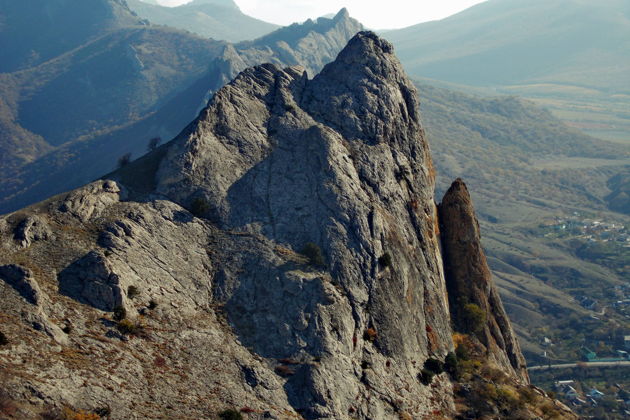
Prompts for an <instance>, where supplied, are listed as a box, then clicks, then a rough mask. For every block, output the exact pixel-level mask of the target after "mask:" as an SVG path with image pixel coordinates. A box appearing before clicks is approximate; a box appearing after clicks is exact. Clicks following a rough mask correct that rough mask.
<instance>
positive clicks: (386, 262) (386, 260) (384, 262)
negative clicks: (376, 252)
mask: <svg viewBox="0 0 630 420" xmlns="http://www.w3.org/2000/svg"><path fill="white" fill-rule="evenodd" d="M378 263H379V265H380V266H381V267H383V268H387V267H390V266H391V265H392V256H391V255H390V254H389V252H386V253H384V254H383V255H381V256H380V257H379V258H378Z"/></svg>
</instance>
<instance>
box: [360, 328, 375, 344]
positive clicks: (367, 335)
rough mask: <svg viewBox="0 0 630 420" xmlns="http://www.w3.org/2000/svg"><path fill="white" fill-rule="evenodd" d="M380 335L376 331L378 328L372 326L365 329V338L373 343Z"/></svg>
mask: <svg viewBox="0 0 630 420" xmlns="http://www.w3.org/2000/svg"><path fill="white" fill-rule="evenodd" d="M377 337H378V333H377V332H376V330H375V329H374V328H372V327H370V328H368V329H367V330H365V332H364V333H363V339H364V340H366V341H369V342H371V343H373V342H374V341H376V338H377Z"/></svg>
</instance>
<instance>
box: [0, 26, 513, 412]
mask: <svg viewBox="0 0 630 420" xmlns="http://www.w3.org/2000/svg"><path fill="white" fill-rule="evenodd" d="M229 53H230V51H226V54H228V55H229ZM110 178H111V179H110V180H107V181H97V182H94V183H92V184H89V185H87V186H84V187H82V188H80V189H78V190H75V191H73V192H70V193H68V194H63V195H60V196H58V197H54V198H52V199H50V200H48V201H47V202H43V203H40V204H38V205H36V206H34V207H32V208H30V209H27V210H24V211H21V212H20V213H19V214H18V213H16V214H12V215H9V216H7V217H5V218H1V219H0V232H2V233H3V235H2V236H1V237H0V247H1V248H2V249H3V250H6V252H4V253H2V254H1V255H0V264H7V265H8V264H12V263H15V261H22V262H23V264H24V268H25V269H28V270H31V271H32V272H33V273H36V274H37V280H38V283H39V284H40V286H41V289H42V290H43V291H45V293H46V294H47V301H46V304H45V305H42V307H41V308H39V309H38V310H37V311H33V310H32V309H31V308H30V307H29V306H28V305H26V303H25V302H23V299H21V298H20V297H19V295H18V296H15V295H16V293H14V292H11V293H7V294H6V295H7V299H3V300H0V315H1V316H2V317H3V318H2V319H3V320H4V319H6V320H7V322H6V323H3V327H2V328H3V329H5V328H6V331H3V332H4V333H5V334H6V335H7V336H8V337H9V338H10V342H11V346H12V347H10V349H9V350H8V351H5V350H2V351H0V361H1V362H2V363H3V364H6V365H7V366H12V367H13V366H19V367H20V370H15V375H13V376H12V377H10V378H8V379H6V381H4V382H5V383H6V385H5V388H7V389H8V391H7V392H9V394H10V395H34V396H33V397H32V400H30V401H29V402H28V404H26V403H25V404H24V407H23V408H22V409H23V412H21V414H22V417H23V418H28V417H29V415H31V414H32V413H38V412H41V410H42V409H43V407H42V404H43V403H44V401H46V403H48V404H52V405H53V406H56V407H61V406H65V405H69V406H72V407H76V408H80V409H84V410H95V409H97V408H98V409H102V408H103V407H105V408H107V411H109V412H110V413H111V414H110V418H112V419H126V418H156V417H167V418H208V417H210V418H213V417H216V416H217V415H218V413H220V412H221V411H223V410H225V409H227V408H232V409H237V410H241V411H243V412H247V413H257V415H259V416H260V417H262V418H277V419H286V418H305V419H321V418H335V419H350V418H353V419H400V418H403V419H408V418H419V419H420V418H435V416H441V415H443V416H453V415H454V413H455V401H454V396H453V382H452V380H451V379H449V376H447V374H446V373H441V374H440V372H434V373H435V374H436V375H435V377H433V374H432V375H431V378H430V379H429V381H428V382H427V381H426V375H424V372H423V366H424V364H425V362H426V361H427V360H428V359H429V358H432V359H438V360H439V361H442V360H445V358H446V356H447V354H448V353H449V352H452V351H453V350H454V349H453V340H452V332H453V331H452V329H451V318H450V315H449V303H448V299H449V298H448V296H447V287H446V282H445V278H444V274H443V268H442V267H443V264H442V256H441V253H440V246H439V237H438V233H439V229H438V218H437V209H436V206H435V204H434V200H433V188H434V171H433V166H432V162H431V157H430V154H429V147H428V145H427V143H426V140H425V138H424V132H423V130H422V127H421V124H420V119H419V112H418V99H417V94H416V91H415V89H414V87H413V85H412V84H411V82H410V81H409V80H408V79H407V77H406V76H405V74H404V72H403V70H402V67H401V65H400V63H399V62H398V60H397V59H396V57H395V56H394V54H393V50H392V47H391V45H390V44H389V43H387V42H386V41H383V40H382V39H380V38H378V37H377V36H376V35H375V34H373V33H370V32H361V33H359V34H357V35H356V36H355V37H354V38H353V39H352V40H351V41H350V42H349V44H348V45H347V46H346V48H344V49H343V51H341V53H340V54H339V56H338V58H337V59H336V60H335V61H334V62H332V63H331V64H329V65H327V66H326V67H325V68H324V69H323V70H322V72H321V73H320V74H319V75H317V76H316V77H315V78H314V79H312V80H309V78H308V77H307V75H306V73H305V70H304V68H301V67H289V68H285V69H281V68H279V67H277V66H275V65H273V64H266V65H262V66H258V67H254V68H250V69H247V70H245V71H243V72H242V73H241V74H240V75H238V77H236V79H235V80H234V81H232V82H231V83H229V84H228V85H227V86H225V87H224V88H222V89H221V90H220V91H219V92H218V93H217V94H216V95H215V96H214V97H213V99H212V100H211V102H210V104H209V106H208V107H207V108H206V109H204V110H203V111H202V112H201V114H200V115H199V117H198V118H197V119H196V120H195V121H194V122H193V123H191V124H190V125H189V126H188V127H187V128H186V129H185V130H183V131H182V132H181V134H180V135H179V136H178V137H176V138H175V139H174V140H173V141H171V142H170V143H167V144H165V145H162V146H161V147H159V148H157V149H156V150H154V151H153V152H151V153H150V154H148V155H147V156H145V157H143V158H141V159H139V160H137V161H135V162H132V163H131V164H129V165H127V166H125V167H123V168H121V169H120V170H118V171H117V172H115V173H113V174H111V176H110ZM24 213H26V214H30V213H37V214H38V217H40V220H41V223H42V224H45V225H46V226H48V227H49V228H50V230H51V232H52V235H50V237H49V238H48V239H46V240H41V241H34V242H32V243H31V245H30V246H29V247H27V248H24V249H22V248H18V247H17V245H16V243H15V240H14V239H13V236H12V235H11V236H10V237H6V236H7V235H6V234H5V232H13V231H14V230H15V229H16V227H17V225H18V224H19V223H20V222H21V221H22V220H24ZM462 223H464V222H462ZM461 229H468V227H467V226H462V227H461ZM464 257H466V258H469V257H468V256H465V255H464V256H463V257H462V258H464ZM0 286H2V284H0ZM131 286H133V289H132V288H131ZM132 290H133V293H131V291H132ZM488 292H489V293H490V294H491V293H492V290H489V291H488ZM494 293H495V295H496V292H494ZM489 296H491V295H489ZM492 296H494V295H492ZM478 297H479V299H480V300H481V299H482V298H483V296H481V291H480V292H479V296H478ZM492 299H494V297H493V298H492ZM491 301H492V302H494V304H495V305H498V306H497V308H488V310H495V309H497V310H501V311H502V308H501V307H500V302H498V300H497V301H495V300H491ZM120 305H123V306H124V307H125V309H126V316H127V319H126V320H124V322H122V321H121V322H120V323H117V321H118V320H117V319H115V317H114V314H112V313H111V312H110V311H111V310H112V309H114V306H120ZM30 306H32V305H30ZM118 312H120V311H118ZM491 315H493V314H491ZM34 317H35V318H34ZM492 319H495V318H492ZM496 319H497V320H501V321H500V322H503V321H504V322H507V318H505V316H504V314H503V315H500V316H498V317H497V318H496ZM37 320H45V322H46V323H45V324H44V323H43V322H44V321H41V322H40V321H37ZM497 322H499V321H497ZM36 325H37V326H38V327H37V328H36V327H35V326H36ZM62 325H63V327H64V328H63V331H64V334H66V335H67V337H63V338H65V342H64V340H62V339H61V337H59V334H58V333H59V331H61V330H60V326H62ZM40 327H41V328H40ZM498 328H499V332H500V333H503V334H504V331H505V329H504V328H503V326H502V325H499V327H498ZM490 331H491V332H492V333H494V332H495V331H494V330H490ZM42 332H43V333H44V334H42ZM51 338H52V339H54V340H55V342H56V343H57V344H58V347H54V349H53V350H51V346H50V343H49V341H50V339H51ZM510 343H511V342H510ZM489 348H490V351H491V352H492V354H496V355H497V356H496V357H495V359H497V360H498V362H502V361H503V359H500V358H499V355H500V354H507V350H506V352H504V353H501V352H500V351H499V350H498V349H494V348H491V347H490V346H489ZM517 352H518V348H517V347H516V348H513V349H512V353H513V354H515V355H516V354H517ZM505 358H507V356H506V357H505ZM41 360H45V361H46V363H42V362H41ZM433 362H436V361H433ZM506 363H508V362H506ZM434 364H435V363H434ZM438 364H439V362H438ZM510 366H511V365H510ZM510 369H513V370H511V371H510V372H511V373H512V374H514V370H516V369H515V368H512V367H510ZM519 373H520V372H519ZM121 389H124V392H121ZM99 411H100V410H99ZM33 417H34V415H33Z"/></svg>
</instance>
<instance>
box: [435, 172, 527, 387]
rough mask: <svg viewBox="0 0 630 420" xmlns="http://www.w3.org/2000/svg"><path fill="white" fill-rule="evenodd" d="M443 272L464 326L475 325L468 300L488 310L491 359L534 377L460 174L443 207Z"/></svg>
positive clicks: (485, 338)
mask: <svg viewBox="0 0 630 420" xmlns="http://www.w3.org/2000/svg"><path fill="white" fill-rule="evenodd" d="M438 208H439V218H440V231H441V239H442V245H443V246H442V252H443V254H444V271H445V275H446V287H447V290H448V296H449V303H450V310H451V315H452V317H453V320H454V323H455V326H456V328H457V329H458V330H459V331H466V330H467V329H470V326H469V325H468V324H469V320H468V319H467V317H469V316H470V315H469V314H468V313H467V312H466V309H465V306H466V305H467V304H475V305H477V306H478V307H479V308H481V310H483V311H484V313H485V315H486V321H485V322H486V323H485V325H484V326H482V328H481V329H480V330H479V331H478V332H477V334H476V335H477V336H478V338H479V339H480V341H481V342H482V343H483V344H484V345H485V346H486V347H487V350H488V356H489V359H491V360H493V361H494V362H495V363H497V364H498V365H499V366H501V367H502V368H504V369H505V370H506V371H511V372H513V373H514V374H515V375H516V377H520V378H521V380H522V381H523V382H525V383H528V382H529V377H528V375H527V371H526V365H525V359H524V358H523V355H522V353H521V349H520V346H519V344H518V341H517V338H516V334H515V333H514V331H513V330H512V326H511V324H510V320H509V318H508V317H507V315H506V313H505V310H504V308H503V304H502V303H501V298H500V297H499V293H498V292H497V290H496V287H495V286H494V282H493V281H492V275H491V272H490V268H489V267H488V263H487V261H486V256H485V253H484V251H483V248H482V246H481V234H480V230H479V223H478V221H477V217H476V216H475V210H474V207H473V203H472V199H471V197H470V194H469V193H468V189H467V188H466V184H465V183H464V181H462V180H461V179H460V178H458V179H456V180H455V181H454V182H453V184H452V185H451V187H450V188H449V190H448V191H447V192H446V194H445V195H444V198H443V199H442V203H441V204H440V205H439V206H438Z"/></svg>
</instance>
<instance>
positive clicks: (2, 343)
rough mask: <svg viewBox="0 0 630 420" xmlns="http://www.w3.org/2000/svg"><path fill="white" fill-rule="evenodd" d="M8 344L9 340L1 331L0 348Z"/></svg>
mask: <svg viewBox="0 0 630 420" xmlns="http://www.w3.org/2000/svg"><path fill="white" fill-rule="evenodd" d="M7 344H9V339H8V338H7V336H6V335H4V333H3V332H2V331H0V346H6V345H7Z"/></svg>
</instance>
